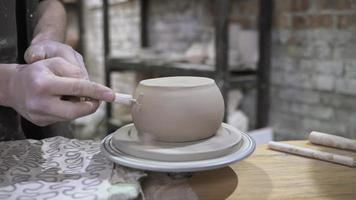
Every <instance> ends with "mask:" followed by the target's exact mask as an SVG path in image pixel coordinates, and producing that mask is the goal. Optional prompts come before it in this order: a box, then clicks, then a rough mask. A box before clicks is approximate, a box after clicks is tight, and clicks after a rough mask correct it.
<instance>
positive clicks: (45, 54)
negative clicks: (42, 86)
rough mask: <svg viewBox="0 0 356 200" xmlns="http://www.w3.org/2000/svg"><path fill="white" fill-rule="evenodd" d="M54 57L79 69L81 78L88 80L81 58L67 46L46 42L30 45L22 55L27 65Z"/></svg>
mask: <svg viewBox="0 0 356 200" xmlns="http://www.w3.org/2000/svg"><path fill="white" fill-rule="evenodd" d="M55 57H61V58H63V59H65V60H66V61H68V62H69V63H71V64H72V65H73V66H74V67H76V68H79V69H80V70H81V71H80V72H81V73H82V75H81V78H84V79H87V80H89V75H88V72H87V70H86V68H85V64H84V61H83V58H82V56H81V55H80V54H79V53H77V52H76V51H75V50H74V49H73V48H72V47H70V46H68V45H65V44H62V43H59V42H51V41H46V42H43V43H39V44H34V45H31V46H30V47H29V48H28V49H27V50H26V52H25V55H24V58H25V61H26V62H27V63H34V62H36V61H39V60H44V59H47V58H55Z"/></svg>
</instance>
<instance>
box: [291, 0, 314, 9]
mask: <svg viewBox="0 0 356 200" xmlns="http://www.w3.org/2000/svg"><path fill="white" fill-rule="evenodd" d="M309 4H310V3H309V0H292V1H291V4H290V10H291V11H292V12H305V11H307V10H308V9H309Z"/></svg>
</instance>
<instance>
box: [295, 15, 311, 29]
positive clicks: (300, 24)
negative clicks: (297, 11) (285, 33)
mask: <svg viewBox="0 0 356 200" xmlns="http://www.w3.org/2000/svg"><path fill="white" fill-rule="evenodd" d="M307 25H308V24H307V20H306V17H304V16H294V17H293V18H292V27H293V28H295V29H303V28H307V27H308V26H307Z"/></svg>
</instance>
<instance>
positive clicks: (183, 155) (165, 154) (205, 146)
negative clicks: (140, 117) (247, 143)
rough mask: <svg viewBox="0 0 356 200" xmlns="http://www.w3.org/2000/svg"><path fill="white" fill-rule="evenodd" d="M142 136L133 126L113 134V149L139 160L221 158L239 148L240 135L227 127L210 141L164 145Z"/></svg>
mask: <svg viewBox="0 0 356 200" xmlns="http://www.w3.org/2000/svg"><path fill="white" fill-rule="evenodd" d="M147 138H148V137H147V136H144V135H142V134H139V133H138V132H137V130H136V128H135V126H134V125H133V124H130V125H127V126H124V127H122V128H120V129H118V130H117V131H115V132H114V133H113V137H112V140H111V142H112V146H113V147H114V148H116V149H117V150H119V151H121V152H124V153H126V154H128V155H131V156H135V157H138V158H145V159H150V160H159V161H193V160H206V159H212V158H217V157H221V156H223V155H226V154H229V153H230V152H232V151H233V150H234V149H236V148H239V142H240V140H241V134H240V133H239V132H235V131H232V130H231V129H228V128H226V127H220V128H219V130H218V131H217V133H216V134H215V135H214V136H212V137H210V138H207V139H203V140H198V141H194V142H180V143H172V142H161V141H155V140H149V139H147Z"/></svg>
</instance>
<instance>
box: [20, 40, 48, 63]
mask: <svg viewBox="0 0 356 200" xmlns="http://www.w3.org/2000/svg"><path fill="white" fill-rule="evenodd" d="M45 58H46V52H45V49H44V47H43V46H42V45H33V46H30V47H29V48H28V49H27V50H26V52H25V55H24V59H25V61H26V62H27V63H28V64H31V63H34V62H36V61H39V60H43V59H45Z"/></svg>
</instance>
